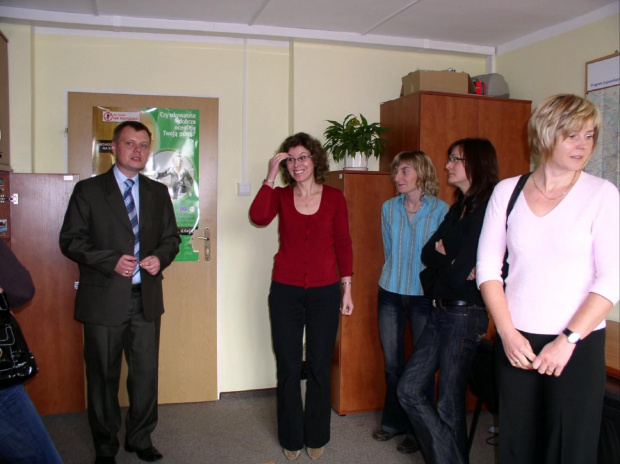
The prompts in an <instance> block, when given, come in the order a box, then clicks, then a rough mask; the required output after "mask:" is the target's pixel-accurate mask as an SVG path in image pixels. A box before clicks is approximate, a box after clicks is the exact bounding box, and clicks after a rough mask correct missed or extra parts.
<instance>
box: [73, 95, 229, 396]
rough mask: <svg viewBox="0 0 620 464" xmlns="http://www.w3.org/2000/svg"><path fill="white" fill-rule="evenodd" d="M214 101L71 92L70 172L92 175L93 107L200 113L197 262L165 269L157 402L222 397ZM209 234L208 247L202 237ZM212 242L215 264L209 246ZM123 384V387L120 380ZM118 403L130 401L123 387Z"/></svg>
mask: <svg viewBox="0 0 620 464" xmlns="http://www.w3.org/2000/svg"><path fill="white" fill-rule="evenodd" d="M218 104H219V103H218V100H217V99H215V98H193V97H172V96H168V97H166V96H155V95H122V94H94V93H78V92H70V93H69V141H68V146H69V158H68V166H69V171H72V172H78V173H80V175H81V176H83V177H90V176H91V175H92V142H93V136H92V134H93V107H96V106H101V107H105V108H107V107H117V108H124V109H135V110H139V109H140V108H152V107H155V108H178V109H182V108H186V109H197V110H199V111H200V129H199V130H200V132H199V133H200V227H199V228H198V229H197V230H196V232H195V234H194V238H195V240H193V243H194V248H195V249H196V250H199V251H200V260H199V261H198V262H174V263H172V265H171V266H170V267H169V268H168V269H166V270H165V271H164V304H165V308H166V313H165V314H164V315H163V317H162V331H161V344H160V367H159V402H160V403H185V402H197V401H207V400H216V399H217V395H218V392H217V308H216V301H217V298H216V295H217V287H216V270H217V233H216V231H217V222H216V221H217V211H216V207H217V147H218V140H217V137H218ZM205 234H209V235H210V240H209V241H208V242H207V241H205V240H202V239H198V237H204V236H205ZM205 243H208V244H209V245H210V260H208V261H207V260H206V259H205V246H204V244H205ZM123 385H124V382H123ZM120 396H121V403H122V404H127V395H126V391H125V389H124V386H123V387H122V389H121V394H120Z"/></svg>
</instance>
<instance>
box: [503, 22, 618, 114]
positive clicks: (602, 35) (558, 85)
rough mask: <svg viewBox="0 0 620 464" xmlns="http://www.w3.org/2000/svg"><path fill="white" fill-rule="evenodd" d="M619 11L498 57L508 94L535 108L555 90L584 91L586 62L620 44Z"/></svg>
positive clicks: (557, 91) (563, 91) (582, 93)
mask: <svg viewBox="0 0 620 464" xmlns="http://www.w3.org/2000/svg"><path fill="white" fill-rule="evenodd" d="M618 24H620V15H613V16H610V17H608V18H605V19H603V20H600V21H596V22H594V23H591V24H589V25H587V26H583V27H581V28H579V29H576V30H573V31H570V32H566V33H564V34H561V35H559V36H556V37H553V38H551V39H548V40H544V41H542V42H538V43H536V44H533V45H530V46H528V47H523V48H520V49H518V50H514V51H511V52H508V53H505V54H502V55H499V56H498V57H497V61H496V65H497V72H498V73H500V74H502V75H503V76H504V78H506V82H508V84H509V86H510V97H511V98H517V99H519V98H522V99H526V100H532V108H534V107H535V106H536V105H537V104H538V103H539V102H540V101H541V100H542V99H543V98H545V97H547V96H549V95H553V94H556V93H574V94H577V95H584V92H585V69H586V66H585V65H586V62H588V61H591V60H595V59H597V58H601V57H603V56H606V55H611V54H612V53H615V52H616V51H618V48H620V26H618Z"/></svg>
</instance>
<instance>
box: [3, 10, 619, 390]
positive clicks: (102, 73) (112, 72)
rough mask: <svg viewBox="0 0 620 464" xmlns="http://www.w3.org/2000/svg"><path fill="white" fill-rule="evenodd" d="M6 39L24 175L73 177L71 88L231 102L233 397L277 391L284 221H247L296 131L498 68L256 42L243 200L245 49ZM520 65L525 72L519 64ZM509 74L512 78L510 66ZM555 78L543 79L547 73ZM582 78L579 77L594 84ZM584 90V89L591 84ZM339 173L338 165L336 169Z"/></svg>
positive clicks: (226, 224)
mask: <svg viewBox="0 0 620 464" xmlns="http://www.w3.org/2000/svg"><path fill="white" fill-rule="evenodd" d="M616 19H617V18H616ZM0 30H2V31H3V32H4V33H5V35H7V37H8V38H9V40H10V43H9V68H10V70H11V71H10V72H11V74H10V101H11V151H12V158H11V161H12V165H13V167H14V169H15V171H17V172H37V173H43V172H55V173H63V172H65V171H66V165H67V144H66V138H65V135H64V130H65V127H66V113H67V92H69V91H88V92H107V91H109V92H116V93H140V94H161V95H191V96H208V97H217V98H219V99H220V118H219V127H220V130H219V137H220V138H219V147H220V148H219V158H218V163H219V167H218V179H219V186H218V226H219V227H218V231H217V233H218V241H219V247H218V248H219V249H218V345H219V347H218V350H219V373H218V374H219V388H220V390H221V391H236V390H246V389H256V388H267V387H273V386H274V385H275V366H274V360H273V355H272V351H271V341H270V332H269V319H268V311H267V293H268V287H269V281H270V274H271V267H272V263H273V255H274V253H275V251H276V249H277V235H276V223H275V222H274V223H273V224H271V225H270V226H269V227H266V228H264V229H257V228H254V227H253V226H251V225H250V224H249V221H248V217H247V212H248V208H249V206H250V203H251V200H252V198H253V195H254V194H255V193H256V191H257V189H258V188H259V187H260V182H261V180H262V179H263V178H264V177H265V174H266V168H267V160H268V158H269V157H270V156H271V155H272V154H273V152H274V150H275V149H276V148H277V146H278V145H279V143H280V142H281V141H282V139H283V138H284V137H285V136H286V135H288V134H289V133H291V132H294V131H306V132H309V133H311V134H313V135H315V136H317V137H321V136H322V132H323V130H324V129H325V126H326V123H325V120H326V119H337V120H342V119H343V118H344V116H346V115H347V114H348V113H359V112H362V113H363V114H364V115H365V116H366V117H368V119H369V120H371V121H378V120H379V105H380V103H381V102H383V101H387V100H391V99H394V98H397V97H398V95H399V92H400V78H401V77H402V76H403V75H404V74H406V73H408V72H409V71H413V70H415V69H418V68H421V69H446V68H448V67H453V68H456V69H457V70H462V71H465V72H468V73H470V74H471V75H475V74H482V73H484V72H485V63H486V60H485V58H484V57H471V56H462V55H456V54H449V53H413V52H410V51H405V50H385V49H384V50H382V49H379V48H374V47H369V48H366V47H361V46H343V45H326V44H315V43H307V42H295V43H292V44H290V45H289V44H287V43H283V42H273V43H270V42H266V41H261V42H256V41H250V44H249V46H248V61H247V149H246V150H247V161H246V172H247V176H246V180H247V181H248V182H250V183H251V187H252V196H250V197H238V196H237V195H236V184H237V182H240V181H241V180H242V179H241V166H242V155H241V154H242V108H243V43H242V42H241V41H238V40H237V41H234V40H222V41H219V42H217V41H211V42H200V41H189V40H188V41H172V40H169V39H168V38H167V37H165V36H159V37H158V40H151V39H150V38H149V40H147V39H145V38H119V37H117V36H108V35H98V36H95V35H68V34H66V33H63V31H59V32H58V33H50V32H49V30H45V31H39V30H34V31H33V29H31V28H30V27H28V26H18V25H12V24H4V23H0ZM616 37H617V36H616ZM616 43H617V40H616ZM518 53H519V51H515V52H512V53H510V54H507V56H506V57H500V58H501V60H502V61H501V66H502V67H504V66H505V67H506V69H507V70H512V67H511V66H513V65H512V63H513V61H516V60H517V59H518V57H519V55H518ZM508 55H510V56H513V57H514V58H513V59H510V56H508ZM595 55H596V54H595ZM587 59H592V57H588V58H587ZM582 65H583V62H582ZM514 67H515V68H517V69H519V68H520V66H519V65H518V64H515V65H514ZM498 68H499V66H498ZM498 72H500V73H504V71H503V70H502V69H501V68H499V69H498ZM511 72H512V71H511ZM552 73H553V70H551V71H550V70H549V69H547V70H546V72H543V71H542V70H541V75H542V74H545V75H546V74H552ZM582 74H583V73H581V74H580V75H578V76H575V79H580V81H583V76H582ZM505 76H506V77H507V80H508V82H509V84H510V87H511V94H512V96H514V97H515V98H524V99H530V98H533V95H534V94H528V93H518V94H515V91H517V92H521V89H520V88H519V85H518V83H517V80H519V79H522V77H519V76H516V75H515V76H507V75H506V74H505ZM545 78H546V77H545ZM528 79H529V77H528ZM551 80H552V79H550V78H549V81H551ZM31 86H32V87H31ZM575 86H577V87H578V86H581V88H583V84H582V83H577V84H575ZM543 93H544V94H545V95H546V94H547V93H549V92H546V91H545V92H543ZM16 102H19V103H17V104H16ZM23 140H26V141H29V140H32V141H33V142H32V148H33V155H32V157H31V149H30V147H28V148H21V147H18V146H17V145H18V141H19V143H21V141H23ZM339 167H340V166H338V165H335V164H332V169H338V168H339ZM370 167H371V169H376V168H377V162H376V161H371V163H370ZM168 310H169V311H174V308H169V309H168ZM164 323H165V319H164Z"/></svg>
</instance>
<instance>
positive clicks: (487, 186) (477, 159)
mask: <svg viewBox="0 0 620 464" xmlns="http://www.w3.org/2000/svg"><path fill="white" fill-rule="evenodd" d="M456 147H461V150H463V156H464V157H465V161H463V163H464V166H465V173H466V174H467V179H468V180H469V190H467V193H466V194H463V192H461V190H460V189H456V191H455V192H454V196H455V199H456V201H457V202H462V203H463V208H464V209H465V214H469V213H470V212H472V211H473V210H474V209H476V207H477V206H479V205H483V204H485V203H486V202H487V201H489V198H491V193H493V189H494V188H495V185H497V183H498V182H499V168H498V165H497V153H496V152H495V147H494V146H493V144H492V143H491V142H490V141H489V140H487V139H482V138H465V139H460V140H457V141H456V142H454V143H453V144H452V145H450V148H448V156H450V154H451V153H452V150H454V148H456Z"/></svg>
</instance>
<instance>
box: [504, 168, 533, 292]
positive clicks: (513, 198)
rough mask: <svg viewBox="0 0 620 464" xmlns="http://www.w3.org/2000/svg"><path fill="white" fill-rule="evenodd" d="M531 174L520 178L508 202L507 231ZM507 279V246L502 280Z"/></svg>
mask: <svg viewBox="0 0 620 464" xmlns="http://www.w3.org/2000/svg"><path fill="white" fill-rule="evenodd" d="M531 174H532V173H531V172H528V173H526V174H523V175H522V176H521V177H519V180H518V181H517V185H515V189H514V190H513V191H512V195H511V196H510V200H508V206H506V230H508V216H510V213H511V212H512V208H514V206H515V203H516V202H517V198H519V194H520V193H521V190H523V186H524V185H525V183H526V182H527V179H528V178H529V177H530V175H531ZM506 277H508V246H506V252H505V253H504V265H503V266H502V280H503V281H504V282H506ZM505 285H506V284H505V283H504V286H505Z"/></svg>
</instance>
